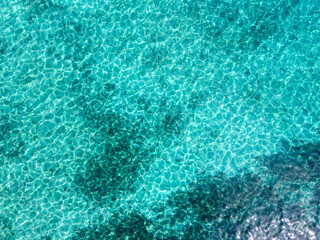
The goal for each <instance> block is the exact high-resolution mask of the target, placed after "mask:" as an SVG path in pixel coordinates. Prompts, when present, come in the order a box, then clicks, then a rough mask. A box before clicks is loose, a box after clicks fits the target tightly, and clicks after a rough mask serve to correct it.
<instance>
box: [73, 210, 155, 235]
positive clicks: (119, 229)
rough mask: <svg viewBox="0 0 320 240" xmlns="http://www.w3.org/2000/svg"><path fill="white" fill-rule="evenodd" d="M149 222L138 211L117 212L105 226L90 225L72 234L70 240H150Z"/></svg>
mask: <svg viewBox="0 0 320 240" xmlns="http://www.w3.org/2000/svg"><path fill="white" fill-rule="evenodd" d="M150 224H151V222H150V221H149V220H148V219H147V218H145V217H144V216H143V215H142V214H141V213H139V212H138V211H132V212H130V213H125V212H117V213H115V214H114V215H113V216H112V218H111V219H110V221H108V222H107V223H105V224H92V225H91V226H89V227H87V228H80V229H78V230H76V231H75V232H74V236H73V237H72V238H71V239H72V240H80V239H86V240H88V239H92V240H93V239H94V240H105V239H110V240H124V239H130V240H152V239H154V238H153V236H152V234H150V233H149V232H148V230H147V227H148V226H150Z"/></svg>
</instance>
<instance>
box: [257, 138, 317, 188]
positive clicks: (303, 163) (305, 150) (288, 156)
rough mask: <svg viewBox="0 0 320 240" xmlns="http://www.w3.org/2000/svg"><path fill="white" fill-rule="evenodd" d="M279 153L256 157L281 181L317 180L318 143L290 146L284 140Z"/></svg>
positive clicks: (306, 181)
mask: <svg viewBox="0 0 320 240" xmlns="http://www.w3.org/2000/svg"><path fill="white" fill-rule="evenodd" d="M282 145H283V148H282V150H281V151H280V152H279V153H276V154H272V155H271V156H262V157H258V158H257V160H258V161H259V163H260V164H262V165H263V166H264V167H266V168H267V171H269V172H271V173H273V174H274V175H276V176H277V177H278V178H280V179H281V180H283V181H290V182H304V183H308V182H310V181H319V178H320V143H316V144H313V143H307V144H299V145H297V146H290V144H289V143H288V142H286V141H283V143H282Z"/></svg>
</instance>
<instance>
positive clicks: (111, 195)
mask: <svg viewBox="0 0 320 240" xmlns="http://www.w3.org/2000/svg"><path fill="white" fill-rule="evenodd" d="M94 116H95V117H94ZM87 117H88V120H89V121H90V122H89V126H91V127H92V130H93V131H95V142H96V144H97V147H98V148H101V149H103V152H102V153H101V155H93V156H89V157H88V158H87V159H85V160H82V161H81V164H80V166H81V167H80V169H82V170H80V171H78V172H77V174H76V176H75V180H74V182H75V184H76V185H77V186H78V189H79V190H80V191H81V192H82V193H83V194H84V195H85V196H86V197H88V198H89V199H90V200H93V201H94V202H96V203H98V204H104V203H105V202H106V200H107V199H109V200H111V201H114V200H116V199H117V198H118V197H119V196H120V195H121V194H123V193H128V192H129V191H132V190H133V186H134V183H135V182H136V180H137V178H138V177H139V175H140V174H141V171H145V170H146V169H148V166H149V165H150V163H151V162H152V161H153V159H154V156H153V155H154V149H153V148H150V147H148V146H146V143H145V135H146V130H147V129H145V127H146V125H144V123H143V121H141V119H140V120H139V119H137V120H132V119H131V121H130V120H129V119H126V118H124V117H122V116H121V115H120V114H117V113H111V112H109V113H107V114H101V115H99V114H98V115H91V116H89V115H88V116H87ZM92 117H94V118H92ZM91 119H92V120H91Z"/></svg>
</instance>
